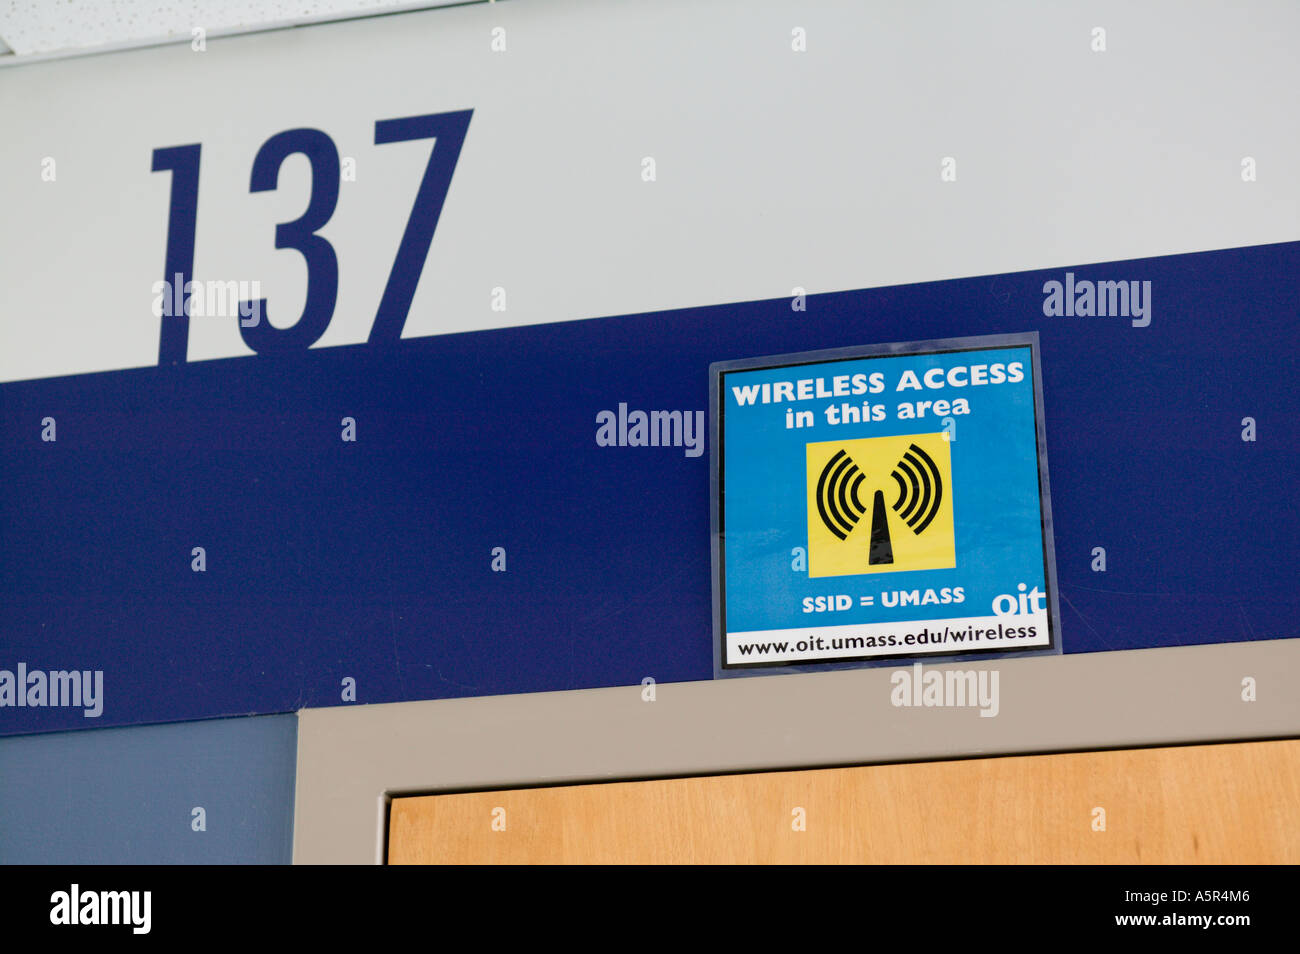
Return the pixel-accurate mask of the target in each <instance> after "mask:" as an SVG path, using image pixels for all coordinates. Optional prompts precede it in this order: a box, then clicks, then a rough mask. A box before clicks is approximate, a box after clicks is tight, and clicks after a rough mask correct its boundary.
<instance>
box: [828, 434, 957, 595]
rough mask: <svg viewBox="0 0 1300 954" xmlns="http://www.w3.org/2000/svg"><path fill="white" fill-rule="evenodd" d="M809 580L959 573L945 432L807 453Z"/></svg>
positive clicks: (840, 445) (840, 444)
mask: <svg viewBox="0 0 1300 954" xmlns="http://www.w3.org/2000/svg"><path fill="white" fill-rule="evenodd" d="M807 468H808V469H807V477H808V481H807V486H808V575H809V576H810V577H816V576H849V575H855V574H860V573H894V572H898V571H902V570H942V569H951V568H952V567H955V566H956V565H957V553H956V545H955V544H954V541H953V521H952V496H953V486H952V457H951V454H950V453H949V446H948V441H947V440H946V439H945V435H944V434H943V433H942V432H939V433H934V434H901V435H894V436H890V437H864V438H860V439H857V440H848V441H820V442H818V443H815V444H808V445H807Z"/></svg>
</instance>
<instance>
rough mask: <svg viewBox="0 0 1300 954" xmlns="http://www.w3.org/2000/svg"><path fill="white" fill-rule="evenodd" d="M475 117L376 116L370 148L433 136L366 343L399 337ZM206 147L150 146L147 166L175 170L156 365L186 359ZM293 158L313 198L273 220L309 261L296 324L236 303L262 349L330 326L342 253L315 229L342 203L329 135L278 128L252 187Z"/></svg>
mask: <svg viewBox="0 0 1300 954" xmlns="http://www.w3.org/2000/svg"><path fill="white" fill-rule="evenodd" d="M472 115H473V110H461V111H457V112H447V113H433V114H430V115H425V116H407V117H403V118H400V119H383V120H379V121H378V122H376V123H375V140H374V141H375V145H385V144H388V143H399V142H410V141H412V140H419V139H428V140H433V141H434V142H433V149H432V152H431V154H430V156H429V162H428V165H427V167H426V168H425V170H424V175H423V177H422V178H421V180H420V185H419V187H418V189H417V190H416V193H415V199H414V202H413V203H412V206H411V212H410V216H409V217H408V218H407V220H406V228H405V230H404V231H403V232H402V237H401V242H400V244H399V245H398V247H397V255H396V257H395V258H394V259H393V264H392V268H391V269H390V271H389V273H388V281H387V283H386V284H385V286H384V291H383V295H382V297H381V298H380V300H379V302H378V303H377V305H376V308H375V319H374V323H373V324H372V325H371V329H370V337H369V341H370V342H371V343H375V342H380V341H396V340H397V339H399V338H401V336H402V327H403V325H404V324H405V323H406V317H407V314H408V312H409V311H410V307H411V299H412V298H413V297H414V295H415V287H416V285H417V284H418V283H419V280H420V273H421V271H422V270H423V268H424V261H425V258H426V256H427V255H428V254H429V246H430V244H431V243H432V241H433V233H434V230H435V229H436V228H437V227H438V217H439V216H440V215H441V213H442V206H443V202H444V201H445V200H446V197H447V192H448V190H449V189H450V188H451V178H452V173H453V172H455V169H456V162H457V160H458V159H459V158H460V152H461V147H462V146H463V145H464V143H465V134H466V132H467V131H468V130H469V122H470V117H471V116H472ZM202 151H203V147H202V144H200V143H194V144H191V145H185V146H169V147H166V148H160V149H155V150H154V151H153V171H154V172H170V173H171V177H172V178H171V196H170V201H169V204H168V210H169V211H168V216H167V248H166V256H165V257H166V263H165V269H164V277H163V280H162V282H160V283H159V284H158V285H157V286H155V291H157V292H158V293H159V297H158V299H157V301H158V302H159V303H160V304H163V308H162V309H160V310H162V311H163V312H164V313H165V314H166V315H167V317H166V318H165V320H164V321H163V323H162V331H161V334H160V339H159V346H158V363H159V364H172V363H183V362H184V361H185V359H186V351H187V346H188V343H189V320H188V319H189V315H190V312H191V307H190V306H191V302H190V295H191V289H192V287H193V283H192V275H193V272H194V243H195V237H196V230H197V218H198V200H199V167H200V163H201V161H202ZM293 155H302V156H305V157H306V159H307V161H308V163H309V164H310V169H311V190H310V198H309V200H308V203H307V208H306V210H305V211H304V212H303V213H302V215H300V216H299V217H298V218H296V219H294V220H293V221H291V222H284V223H281V224H279V225H277V226H276V228H275V236H274V241H275V248H277V249H291V250H296V251H298V252H299V253H301V255H302V257H303V260H304V262H305V264H306V266H307V289H306V298H305V302H304V304H303V307H302V312H301V313H300V314H299V315H298V317H297V319H296V320H294V321H293V322H292V323H290V322H288V321H284V320H279V321H278V326H277V325H272V324H271V322H270V321H268V320H267V313H268V308H273V307H274V306H273V305H272V304H271V303H269V302H268V301H267V300H266V299H249V300H241V301H240V302H239V303H238V313H239V318H240V321H239V333H240V335H241V336H242V337H243V339H244V343H245V344H246V345H247V346H248V347H249V348H250V349H252V350H253V351H255V352H257V353H259V354H266V353H272V352H284V351H301V350H304V349H306V348H309V347H311V345H313V344H314V343H315V342H316V341H317V340H319V339H320V337H321V335H323V334H324V333H325V330H326V329H327V328H328V327H329V324H330V321H331V319H332V318H333V317H334V308H335V305H336V303H337V301H338V283H339V261H338V256H337V255H336V254H335V251H334V247H333V245H331V244H330V242H329V240H328V239H327V238H325V237H324V236H323V235H321V234H320V232H321V230H322V229H323V228H324V227H325V226H326V225H327V224H328V223H329V221H330V218H331V217H332V216H333V214H334V210H335V207H336V206H337V204H338V199H339V184H340V181H341V179H342V173H341V167H340V162H339V153H338V149H337V147H336V146H335V144H334V140H333V139H331V138H330V136H329V134H328V133H325V132H323V131H321V130H319V129H306V128H303V129H287V130H285V131H284V132H280V133H276V134H275V135H273V136H271V137H270V138H269V139H267V140H266V142H265V143H263V144H262V147H261V148H260V149H258V151H257V154H256V155H255V156H254V157H253V160H252V171H251V174H250V177H249V191H250V192H269V191H273V190H275V189H276V188H277V187H278V186H279V183H280V176H281V171H282V167H283V166H284V164H285V160H286V159H288V158H289V157H290V156H293ZM156 307H157V306H156Z"/></svg>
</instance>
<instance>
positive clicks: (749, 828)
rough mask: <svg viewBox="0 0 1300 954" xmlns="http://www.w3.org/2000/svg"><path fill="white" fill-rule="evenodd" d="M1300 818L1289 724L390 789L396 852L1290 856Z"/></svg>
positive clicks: (854, 857)
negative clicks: (486, 788) (840, 763)
mask: <svg viewBox="0 0 1300 954" xmlns="http://www.w3.org/2000/svg"><path fill="white" fill-rule="evenodd" d="M1098 808H1100V809H1104V810H1105V830H1104V831H1095V830H1094V818H1095V811H1094V810H1095V809H1098ZM796 809H801V810H802V812H803V818H804V820H805V826H806V827H805V830H803V831H799V830H796V826H795V824H794V822H795V820H796V815H795V812H796ZM494 822H495V823H496V828H500V827H501V826H502V824H504V830H496V828H494ZM1298 826H1300V741H1296V740H1289V741H1277V742H1251V743H1234V744H1223V745H1199V746H1181V747H1175V748H1153V749H1127V750H1122V751H1112V752H1081V753H1069V754H1060V755H1035V756H1016V757H1008V758H984V759H968V760H963V761H954V762H922V763H911V764H906V765H878V766H865V767H859V768H841V769H819V770H814V771H789V772H765V773H758V774H747V775H724V776H708V777H700V778H681V779H664V780H654V781H641V782H615V783H604V784H588V785H569V786H563V787H554V788H534V789H516V790H511V791H496V792H475V793H469V794H454V795H427V796H414V797H404V798H396V799H394V800H393V802H392V806H391V813H390V816H389V848H388V857H389V861H390V863H393V864H420V863H453V864H454V863H512V862H513V863H615V864H618V863H800V862H817V863H836V862H863V863H906V862H919V863H928V862H936V863H965V862H978V863H1048V864H1051V863H1108V864H1109V863H1126V864H1127V863H1132V864H1136V863H1144V864H1151V863H1184V864H1196V863H1229V864H1230V863H1257V864H1269V863H1290V864H1295V863H1300V833H1298Z"/></svg>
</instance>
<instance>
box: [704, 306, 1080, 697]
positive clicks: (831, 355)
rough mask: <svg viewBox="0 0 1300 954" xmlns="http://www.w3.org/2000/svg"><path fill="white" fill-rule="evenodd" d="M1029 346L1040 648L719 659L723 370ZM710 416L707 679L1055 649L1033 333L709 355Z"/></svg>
mask: <svg viewBox="0 0 1300 954" xmlns="http://www.w3.org/2000/svg"><path fill="white" fill-rule="evenodd" d="M1017 347H1019V348H1025V347H1027V348H1029V353H1030V359H1031V361H1030V365H1031V368H1032V373H1033V376H1034V380H1033V387H1034V430H1035V431H1036V433H1037V440H1038V511H1039V518H1040V526H1041V528H1042V534H1041V541H1042V553H1043V578H1044V579H1045V580H1046V581H1047V584H1046V585H1047V596H1048V599H1047V634H1048V641H1047V645H1046V646H1034V647H1032V648H1020V647H1008V648H1007V649H969V650H965V651H961V650H959V651H957V652H953V651H951V650H939V651H937V652H931V653H927V652H925V651H919V652H915V653H908V654H906V655H899V654H891V653H885V654H877V655H872V656H852V657H848V658H845V659H835V660H830V661H824V660H817V661H810V662H804V663H792V662H766V663H731V664H724V661H723V656H724V653H725V651H726V640H727V629H726V611H727V609H726V607H727V601H726V574H725V561H726V546H725V544H724V540H725V539H726V538H725V525H724V513H725V510H726V508H725V506H724V500H723V494H724V490H723V483H722V475H723V468H724V457H725V450H726V449H725V444H724V434H725V423H726V422H725V419H724V415H723V410H722V409H723V407H724V406H725V404H726V402H725V401H724V400H723V391H722V389H723V385H724V380H725V378H726V376H727V375H728V374H730V373H731V372H733V371H760V370H765V369H768V368H786V367H790V368H794V367H800V366H803V365H809V364H828V363H831V362H835V361H850V360H854V359H861V358H897V357H906V356H908V355H923V354H952V353H955V352H961V351H986V350H989V349H992V348H1017ZM709 382H710V387H709V419H710V422H711V423H712V425H713V435H712V437H713V439H712V440H711V441H710V442H709V476H710V480H711V482H712V483H711V491H712V492H711V495H710V499H709V531H710V533H709V541H710V547H711V549H712V558H713V677H714V678H715V679H719V678H724V677H732V676H746V675H776V674H778V673H794V672H819V671H827V670H836V669H854V668H862V666H863V664H866V663H873V662H875V663H878V662H879V661H880V660H896V661H897V662H898V663H899V664H900V665H904V664H906V665H911V664H912V663H914V662H917V661H919V660H920V658H921V657H928V658H931V659H932V660H933V661H934V662H935V663H941V662H945V661H950V660H955V659H959V658H960V659H970V658H975V659H983V658H991V657H1006V656H1009V655H1015V656H1037V655H1047V654H1051V653H1053V652H1056V653H1060V652H1061V645H1060V642H1061V640H1060V632H1061V622H1060V620H1061V616H1060V606H1059V604H1058V602H1057V586H1056V548H1055V544H1054V540H1053V536H1052V496H1051V489H1050V485H1049V484H1048V479H1047V430H1046V426H1045V423H1044V420H1043V373H1042V366H1041V362H1040V360H1039V343H1038V332H1037V331H1026V332H1018V333H1015V334H1003V335H980V336H977V337H971V338H938V339H933V340H929V341H907V342H894V343H891V344H876V345H861V346H857V347H849V348H831V349H827V350H822V351H804V352H796V353H793V354H778V355H768V356H765V357H758V358H738V359H735V360H731V361H715V362H713V363H712V364H710V365H709Z"/></svg>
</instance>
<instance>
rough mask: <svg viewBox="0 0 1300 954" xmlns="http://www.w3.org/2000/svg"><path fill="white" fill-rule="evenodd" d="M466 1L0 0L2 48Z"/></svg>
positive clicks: (74, 46) (29, 49) (66, 45)
mask: <svg viewBox="0 0 1300 954" xmlns="http://www.w3.org/2000/svg"><path fill="white" fill-rule="evenodd" d="M455 2H464V0H0V38H3V39H2V40H0V53H4V52H5V51H6V44H7V46H8V48H10V49H12V51H13V52H14V53H15V54H17V55H18V57H24V56H57V55H61V54H72V53H82V52H88V51H93V50H95V49H99V48H120V47H129V46H145V45H150V44H155V43H168V42H175V41H178V40H185V41H189V40H190V39H191V38H192V37H193V36H194V30H195V28H201V29H202V30H203V31H204V33H205V34H206V35H207V36H209V37H211V36H219V35H223V34H230V33H242V32H247V31H250V30H264V29H269V28H272V27H282V26H293V25H297V24H303V23H314V22H320V21H323V20H342V19H348V18H350V17H360V16H371V15H374V14H379V13H392V12H396V11H399V10H414V9H421V8H427V7H439V6H448V5H451V4H452V3H455Z"/></svg>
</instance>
